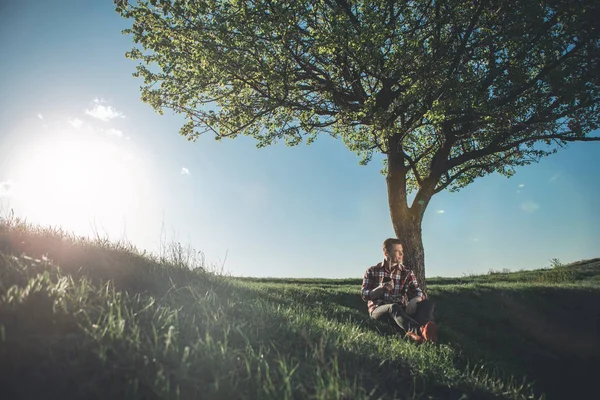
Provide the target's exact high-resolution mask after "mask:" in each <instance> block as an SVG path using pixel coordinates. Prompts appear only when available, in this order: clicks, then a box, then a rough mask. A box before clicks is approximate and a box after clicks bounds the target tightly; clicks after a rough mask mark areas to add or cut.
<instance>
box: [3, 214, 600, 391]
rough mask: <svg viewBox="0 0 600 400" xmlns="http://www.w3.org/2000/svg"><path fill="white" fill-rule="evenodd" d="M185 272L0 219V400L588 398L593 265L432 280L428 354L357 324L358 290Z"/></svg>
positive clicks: (598, 312) (593, 353) (597, 313)
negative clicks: (434, 328) (433, 334)
mask: <svg viewBox="0 0 600 400" xmlns="http://www.w3.org/2000/svg"><path fill="white" fill-rule="evenodd" d="M188 261H189V259H186V258H185V257H182V254H181V251H180V249H179V251H175V252H172V253H171V255H170V256H169V257H167V259H160V260H159V259H158V258H157V257H154V256H148V255H145V254H139V253H138V252H137V251H136V250H135V249H134V248H132V247H130V246H127V245H123V244H114V243H109V242H107V241H102V240H96V241H93V242H92V241H88V240H83V239H79V238H74V237H70V236H69V235H65V234H64V233H63V232H60V231H56V230H52V229H40V228H33V227H30V226H27V225H26V224H23V223H21V222H19V221H14V220H13V221H7V220H0V391H2V390H4V393H0V397H2V398H38V397H44V398H53V397H56V398H66V399H68V398H109V397H117V398H122V397H127V398H145V399H153V398H184V399H186V398H206V399H213V398H222V399H228V398H235V399H238V398H239V399H254V398H261V399H263V398H265V399H285V398H299V399H306V398H316V399H339V398H346V399H360V398H428V397H429V398H444V399H445V398H455V399H458V398H461V396H463V395H466V396H467V397H463V398H495V397H506V398H528V397H539V396H540V395H542V394H543V393H545V394H546V395H547V396H548V397H550V398H566V397H575V396H572V395H566V394H565V393H567V392H566V391H567V390H572V391H573V390H574V391H576V392H577V393H579V394H585V393H588V392H587V390H589V389H591V388H592V386H593V383H594V382H593V380H592V373H593V371H595V370H597V368H594V366H596V365H597V363H598V361H599V360H600V355H599V354H598V342H597V340H598V337H599V335H598V333H599V332H598V327H599V326H600V324H599V322H598V318H599V317H600V309H599V307H600V301H599V300H600V296H599V294H600V260H592V261H590V262H586V263H582V264H580V265H571V266H568V267H563V268H556V269H552V270H539V271H527V272H520V273H513V274H493V275H486V276H474V277H468V278H460V279H443V278H433V279H430V280H429V285H430V295H431V297H432V298H433V299H434V301H436V304H437V310H436V316H437V321H438V325H439V327H440V339H441V343H440V344H439V345H437V346H431V345H429V344H427V345H423V346H415V345H413V344H411V343H408V342H406V341H404V340H402V339H400V338H399V337H398V335H397V334H396V332H395V331H394V329H392V327H390V326H388V325H387V324H384V323H379V322H375V321H372V320H370V319H369V318H368V316H367V313H366V306H365V303H363V302H362V300H361V299H360V297H359V289H360V279H344V280H315V279H313V280H311V279H293V280H281V279H238V278H232V277H227V276H220V275H218V274H212V273H208V272H206V271H205V270H203V269H202V268H197V269H194V270H190V269H189V268H188V267H187V266H186V263H187V262H188ZM2 394H8V397H4V396H2ZM586 397H587V396H586Z"/></svg>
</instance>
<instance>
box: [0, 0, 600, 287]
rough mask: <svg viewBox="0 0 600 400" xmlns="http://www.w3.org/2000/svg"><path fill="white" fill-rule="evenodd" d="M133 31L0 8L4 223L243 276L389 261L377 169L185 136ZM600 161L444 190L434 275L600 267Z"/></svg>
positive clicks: (66, 14) (432, 246)
mask: <svg viewBox="0 0 600 400" xmlns="http://www.w3.org/2000/svg"><path fill="white" fill-rule="evenodd" d="M127 24H128V22H127V21H125V20H123V19H122V18H120V17H119V15H118V14H117V13H115V12H114V10H113V6H112V2H111V1H108V0H107V1H97V0H77V1H75V0H67V1H62V2H61V3H60V7H57V6H56V5H55V4H53V2H48V1H42V0H38V1H33V0H25V1H21V2H4V3H3V5H2V6H0V48H1V49H2V54H3V56H2V59H1V60H0V93H2V94H3V95H2V96H1V97H0V212H2V213H4V214H5V213H6V212H7V210H9V209H11V208H12V209H13V210H14V212H15V214H16V215H19V216H22V217H25V218H27V220H29V221H31V222H34V223H40V224H44V225H53V226H62V227H63V228H65V229H66V230H68V231H71V232H74V233H76V234H80V235H89V234H92V233H93V232H98V233H99V234H101V235H107V236H108V237H109V238H111V239H113V240H119V239H121V238H126V239H127V240H129V241H131V242H132V243H133V244H135V245H136V246H137V247H138V248H139V249H147V250H149V251H153V252H159V251H160V244H161V242H164V240H165V238H166V240H167V241H173V240H176V241H180V242H181V243H182V244H183V245H188V244H189V245H191V246H192V247H194V248H195V249H196V250H199V251H202V252H203V253H204V254H205V257H206V260H207V262H208V263H209V264H212V265H221V264H222V263H223V262H224V263H225V269H226V270H227V271H229V272H230V273H231V274H233V275H238V276H239V275H242V276H273V277H333V278H335V277H362V274H363V273H364V271H365V269H366V268H367V267H368V266H370V265H372V264H374V263H376V262H378V261H379V260H380V259H381V243H382V241H383V240H384V239H385V238H387V237H390V236H393V230H392V227H391V222H390V218H389V211H388V207H387V193H386V186H385V179H384V177H383V176H382V175H381V174H380V173H379V171H380V169H381V162H380V161H381V158H378V159H374V161H373V162H372V163H371V164H369V165H368V166H366V167H361V166H359V165H358V161H359V159H358V157H357V156H355V155H354V154H353V153H351V152H349V151H348V150H347V149H346V148H345V147H344V146H343V144H342V143H341V142H339V141H335V140H334V139H331V138H328V137H325V136H322V137H320V138H319V139H318V140H317V141H316V142H315V143H314V144H312V145H311V146H306V145H301V146H298V147H293V148H288V147H286V146H285V145H284V144H277V145H274V146H271V147H268V148H264V149H257V148H256V147H255V144H254V142H253V140H252V139H250V138H245V137H241V138H237V139H235V140H223V141H222V142H217V141H215V140H214V138H212V137H211V136H208V135H207V136H203V137H201V138H200V139H199V140H198V141H197V142H195V143H192V142H188V141H186V140H185V139H184V138H183V137H181V136H179V135H178V129H179V127H180V126H181V124H182V121H183V119H182V117H180V116H176V115H172V114H170V113H169V112H166V113H165V115H164V116H160V115H158V114H156V113H155V112H154V111H153V110H152V108H151V107H150V106H148V105H146V104H144V103H142V102H141V100H140V92H139V86H140V85H141V84H142V82H141V81H139V80H138V79H135V78H133V77H132V76H131V74H132V72H133V71H134V68H135V65H136V64H135V62H134V61H131V60H127V59H126V58H125V56H124V53H125V52H126V51H128V50H130V49H131V48H132V47H133V43H132V41H131V38H130V37H128V36H125V35H122V34H121V30H122V29H124V28H127V27H128V25H127ZM599 156H600V143H595V142H592V143H575V144H572V145H570V146H569V148H568V149H566V150H562V151H561V152H559V153H558V154H556V155H553V156H550V157H548V158H546V159H543V160H542V161H541V162H540V163H539V164H535V165H532V166H527V167H522V168H520V169H519V170H518V171H517V174H516V175H515V176H514V177H513V178H511V179H507V178H505V177H503V176H500V175H491V176H487V177H485V178H482V179H479V180H478V181H476V182H475V183H473V184H472V185H470V186H469V187H467V188H465V189H463V190H462V191H460V192H458V193H447V192H443V193H440V194H438V195H436V196H435V197H434V198H433V199H432V201H431V203H430V205H429V207H428V209H427V212H426V215H425V219H424V222H423V240H424V245H425V263H426V274H427V276H430V277H431V276H461V275H462V274H465V273H486V272H487V271H488V270H489V269H502V268H509V269H512V270H519V269H533V268H541V267H544V266H548V265H549V259H550V258H559V259H560V260H561V261H563V262H570V261H576V260H581V259H586V258H593V257H598V256H600V250H599V249H600V246H598V244H599V243H600V212H599V210H598V204H599V203H598V199H599V198H600V179H599V178H598V177H599V176H600V163H598V157H599ZM161 238H162V239H161Z"/></svg>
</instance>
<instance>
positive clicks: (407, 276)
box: [362, 260, 426, 313]
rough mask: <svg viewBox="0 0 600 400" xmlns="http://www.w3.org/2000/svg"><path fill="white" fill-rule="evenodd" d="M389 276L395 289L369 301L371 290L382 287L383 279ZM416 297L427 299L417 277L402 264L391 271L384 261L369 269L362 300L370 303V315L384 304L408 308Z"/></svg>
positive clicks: (364, 279) (366, 274)
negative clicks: (411, 300) (396, 304)
mask: <svg viewBox="0 0 600 400" xmlns="http://www.w3.org/2000/svg"><path fill="white" fill-rule="evenodd" d="M387 276H389V277H391V278H392V281H393V282H394V289H393V290H392V291H391V292H387V291H386V292H385V293H384V294H383V296H381V297H379V298H378V299H375V300H371V299H369V294H370V293H371V290H373V289H375V288H376V287H378V286H379V285H381V282H382V281H383V278H384V277H387ZM414 297H423V298H426V296H425V294H424V293H423V291H422V290H421V289H420V288H419V284H418V283H417V277H416V276H415V274H414V273H413V272H412V271H411V270H410V269H408V268H407V267H406V266H404V265H402V264H400V268H398V267H396V268H395V269H394V270H392V271H390V270H389V269H388V268H387V267H386V265H385V260H384V261H383V262H380V263H379V264H377V265H374V266H372V267H369V268H368V269H367V271H366V272H365V276H364V277H363V283H362V299H363V300H364V301H368V303H367V305H368V308H369V313H372V312H373V310H374V309H375V308H377V306H380V305H382V304H390V303H400V304H402V305H403V306H404V307H406V305H407V304H408V302H409V301H410V299H412V298H414Z"/></svg>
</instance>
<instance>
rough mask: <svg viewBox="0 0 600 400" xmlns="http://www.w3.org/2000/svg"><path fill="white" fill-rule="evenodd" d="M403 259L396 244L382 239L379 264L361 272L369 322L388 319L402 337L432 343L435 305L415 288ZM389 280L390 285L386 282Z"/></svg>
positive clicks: (397, 242) (435, 336) (411, 275)
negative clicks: (370, 320) (399, 329)
mask: <svg viewBox="0 0 600 400" xmlns="http://www.w3.org/2000/svg"><path fill="white" fill-rule="evenodd" d="M403 257H404V252H403V249H402V244H401V242H400V240H398V239H394V238H390V239H386V240H385V241H384V242H383V258H384V259H383V262H380V263H379V264H377V265H374V266H372V267H370V268H368V269H367V271H366V272H365V276H364V278H363V283H362V298H363V300H364V301H367V302H368V303H367V306H368V309H369V315H370V316H371V318H374V319H386V318H392V319H393V320H394V321H395V323H396V324H397V325H398V326H399V327H400V328H401V329H402V330H403V331H404V332H406V337H408V338H410V339H412V340H414V341H416V342H417V343H422V342H424V341H429V342H434V343H435V342H437V326H436V325H435V322H433V310H434V308H435V305H434V303H433V302H432V301H431V300H429V299H427V296H426V295H425V294H424V293H423V291H422V290H421V289H420V288H419V284H418V283H417V278H416V277H415V274H414V273H413V272H412V271H411V270H410V269H408V268H407V267H406V266H404V265H403V264H402V260H403ZM390 278H391V280H390V282H386V281H387V280H388V279H390Z"/></svg>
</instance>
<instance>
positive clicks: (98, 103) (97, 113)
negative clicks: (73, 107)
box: [85, 99, 123, 121]
mask: <svg viewBox="0 0 600 400" xmlns="http://www.w3.org/2000/svg"><path fill="white" fill-rule="evenodd" d="M102 103H105V101H104V100H102V99H94V106H93V107H92V109H91V110H88V109H86V110H85V113H86V114H87V115H90V116H92V117H94V118H98V119H99V120H101V121H110V120H111V119H114V118H117V117H123V113H120V112H118V111H117V110H115V109H114V108H113V107H112V106H105V105H104V104H102Z"/></svg>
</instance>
